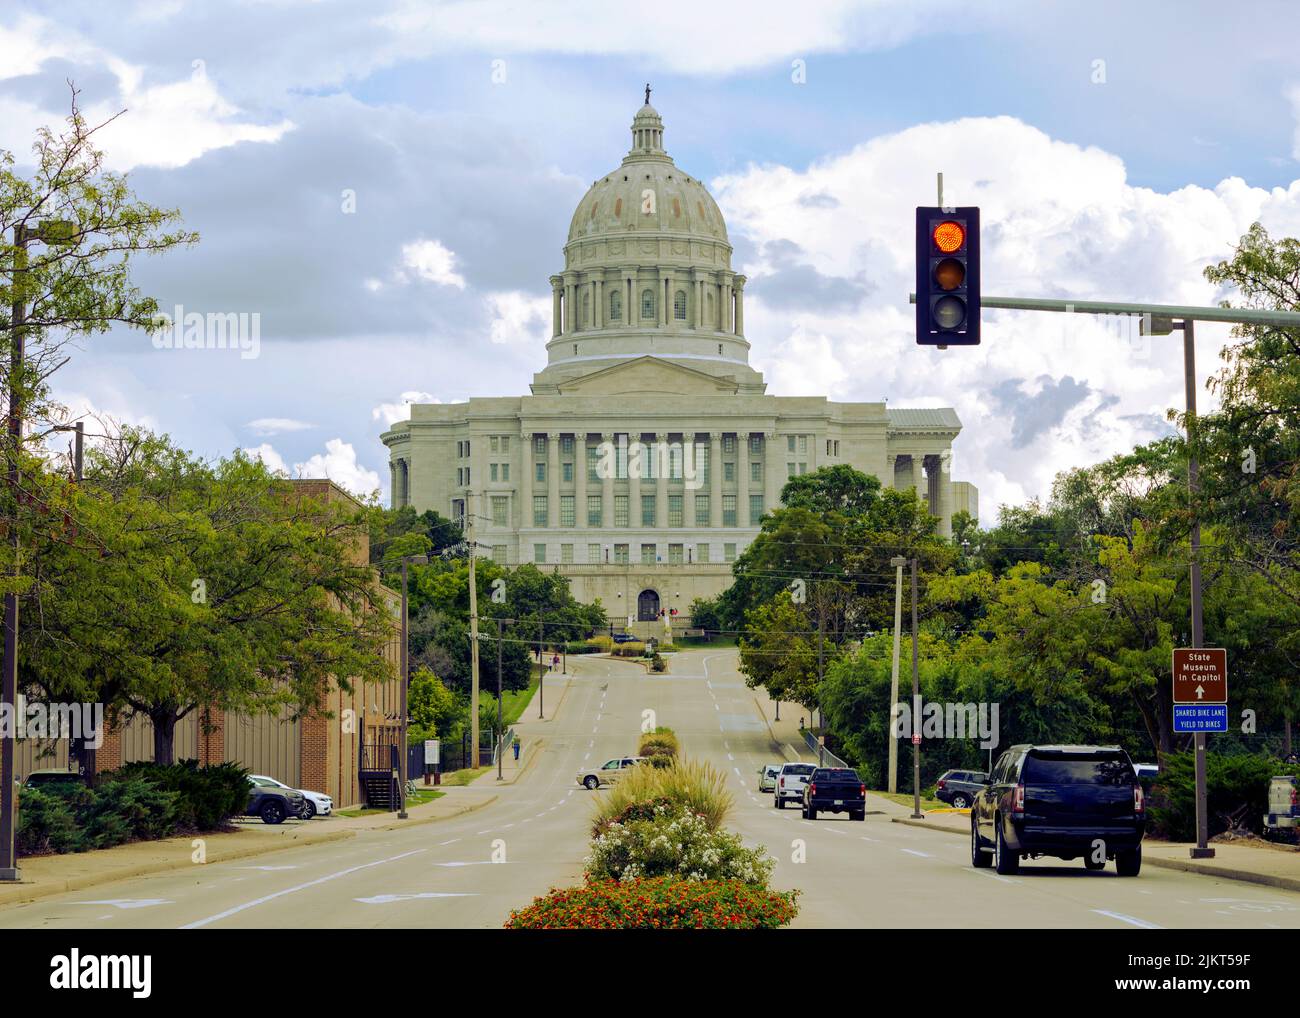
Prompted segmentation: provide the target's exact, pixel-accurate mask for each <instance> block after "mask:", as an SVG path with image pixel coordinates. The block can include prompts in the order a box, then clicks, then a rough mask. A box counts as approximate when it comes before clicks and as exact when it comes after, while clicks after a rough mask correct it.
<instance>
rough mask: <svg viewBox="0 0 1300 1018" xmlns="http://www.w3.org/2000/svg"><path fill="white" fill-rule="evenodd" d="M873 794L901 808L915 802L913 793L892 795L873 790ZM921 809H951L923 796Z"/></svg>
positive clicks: (944, 804) (943, 803) (936, 800)
mask: <svg viewBox="0 0 1300 1018" xmlns="http://www.w3.org/2000/svg"><path fill="white" fill-rule="evenodd" d="M871 794H872V795H879V796H880V797H881V798H884V799H890V800H892V801H893V802H896V803H898V804H899V805H900V806H911V805H912V803H913V802H914V801H915V800H913V798H912V793H911V792H895V793H893V794H892V795H891V794H890V793H889V792H878V791H876V790H875V789H872V790H871ZM921 809H922V810H928V809H951V807H950V806H949V805H948V804H947V803H946V802H940V801H939V800H938V799H927V798H926V797H925V796H924V795H923V796H921Z"/></svg>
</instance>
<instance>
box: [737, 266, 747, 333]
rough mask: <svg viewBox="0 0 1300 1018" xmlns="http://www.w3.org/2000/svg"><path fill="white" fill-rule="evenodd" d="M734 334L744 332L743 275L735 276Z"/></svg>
mask: <svg viewBox="0 0 1300 1018" xmlns="http://www.w3.org/2000/svg"><path fill="white" fill-rule="evenodd" d="M735 285H736V330H735V331H736V335H737V336H743V335H744V334H745V277H744V276H737V277H736V284H735Z"/></svg>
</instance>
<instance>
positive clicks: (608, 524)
mask: <svg viewBox="0 0 1300 1018" xmlns="http://www.w3.org/2000/svg"><path fill="white" fill-rule="evenodd" d="M600 441H601V443H602V444H603V443H606V442H607V443H609V444H608V445H607V446H606V448H608V449H612V450H614V455H613V456H612V457H610V472H609V475H608V476H606V477H602V478H601V479H600V514H601V519H602V522H603V523H604V525H605V529H606V530H610V529H613V526H614V475H615V473H616V472H617V470H618V446H617V445H615V444H614V433H613V432H612V431H610V432H605V433H604V434H602V435H601V436H600ZM601 451H602V460H603V459H604V457H603V452H604V450H601Z"/></svg>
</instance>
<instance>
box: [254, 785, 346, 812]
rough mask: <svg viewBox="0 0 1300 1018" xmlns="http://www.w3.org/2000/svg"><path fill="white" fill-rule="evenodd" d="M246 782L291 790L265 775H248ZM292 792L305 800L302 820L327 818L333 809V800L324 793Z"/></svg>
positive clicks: (301, 789)
mask: <svg viewBox="0 0 1300 1018" xmlns="http://www.w3.org/2000/svg"><path fill="white" fill-rule="evenodd" d="M248 780H249V781H256V782H257V783H258V784H259V785H265V784H270V785H275V786H276V787H277V788H291V786H289V785H286V784H285V783H284V782H283V781H276V780H275V778H268V777H267V776H266V775H265V774H250V775H249V776H248ZM292 791H296V792H301V793H302V797H303V799H305V800H306V805H305V806H304V809H303V814H302V819H303V820H310V819H311V818H312V817H314V816H316V815H317V814H319V815H320V816H323V817H327V816H329V815H330V813H331V812H332V811H333V809H334V800H333V799H331V798H330V797H329V796H328V795H326V794H325V793H324V792H309V791H307V789H305V788H296V789H292Z"/></svg>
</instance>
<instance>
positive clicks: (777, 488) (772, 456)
mask: <svg viewBox="0 0 1300 1018" xmlns="http://www.w3.org/2000/svg"><path fill="white" fill-rule="evenodd" d="M784 487H785V450H784V449H781V448H778V447H777V440H776V431H775V430H773V431H768V432H765V433H764V435H763V488H764V492H765V494H764V498H763V501H764V502H765V503H766V506H765V508H767V509H768V510H769V511H771V510H772V509H775V508H776V507H777V506H778V505H780V503H781V489H782V488H784Z"/></svg>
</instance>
